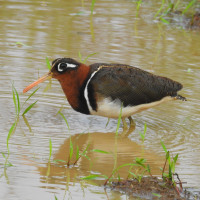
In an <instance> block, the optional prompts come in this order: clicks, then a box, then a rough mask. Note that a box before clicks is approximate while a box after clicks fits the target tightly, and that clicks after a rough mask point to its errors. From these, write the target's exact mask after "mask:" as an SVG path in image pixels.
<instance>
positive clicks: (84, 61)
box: [82, 52, 97, 63]
mask: <svg viewBox="0 0 200 200" xmlns="http://www.w3.org/2000/svg"><path fill="white" fill-rule="evenodd" d="M95 54H97V52H96V53H91V54H89V55H88V56H87V57H86V58H85V59H84V60H83V61H82V62H83V63H86V61H87V60H88V58H89V57H91V56H93V55H95Z"/></svg>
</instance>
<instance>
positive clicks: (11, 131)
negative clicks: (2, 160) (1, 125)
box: [7, 122, 16, 154]
mask: <svg viewBox="0 0 200 200" xmlns="http://www.w3.org/2000/svg"><path fill="white" fill-rule="evenodd" d="M15 126H16V122H14V123H13V124H12V126H11V127H10V130H9V132H8V136H7V150H8V154H9V153H10V150H9V140H10V137H11V134H12V133H13V131H14V129H15Z"/></svg>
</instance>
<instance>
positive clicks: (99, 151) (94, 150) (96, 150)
mask: <svg viewBox="0 0 200 200" xmlns="http://www.w3.org/2000/svg"><path fill="white" fill-rule="evenodd" d="M92 151H93V152H97V153H104V154H109V152H107V151H103V150H100V149H93V150H92Z"/></svg>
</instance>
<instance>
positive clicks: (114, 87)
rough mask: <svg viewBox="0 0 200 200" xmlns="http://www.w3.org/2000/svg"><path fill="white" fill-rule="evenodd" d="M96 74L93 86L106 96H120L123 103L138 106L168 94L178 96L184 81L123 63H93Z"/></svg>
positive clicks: (92, 67) (117, 97)
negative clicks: (179, 81)
mask: <svg viewBox="0 0 200 200" xmlns="http://www.w3.org/2000/svg"><path fill="white" fill-rule="evenodd" d="M100 66H101V69H100V70H99V71H98V72H97V73H96V74H95V75H94V77H93V78H92V80H91V83H90V87H92V88H93V91H95V93H98V95H100V96H102V97H107V98H108V97H110V98H111V99H112V100H116V99H119V100H120V101H121V102H123V106H124V107H126V106H136V105H139V104H144V103H151V102H154V101H158V100H160V99H162V98H163V97H165V96H172V97H175V96H177V91H179V90H180V89H181V88H182V85H181V84H180V83H178V82H176V81H173V80H171V79H169V78H165V77H161V76H156V75H153V74H151V73H149V72H146V71H144V70H141V69H139V68H136V67H132V66H128V65H121V64H103V63H96V64H93V65H90V67H91V73H92V72H94V71H95V70H97V69H98V68H99V67H100Z"/></svg>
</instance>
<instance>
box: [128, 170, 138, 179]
mask: <svg viewBox="0 0 200 200" xmlns="http://www.w3.org/2000/svg"><path fill="white" fill-rule="evenodd" d="M128 173H129V174H131V175H132V176H133V177H134V178H135V179H137V176H136V174H135V173H133V172H131V171H129V172H128Z"/></svg>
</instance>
